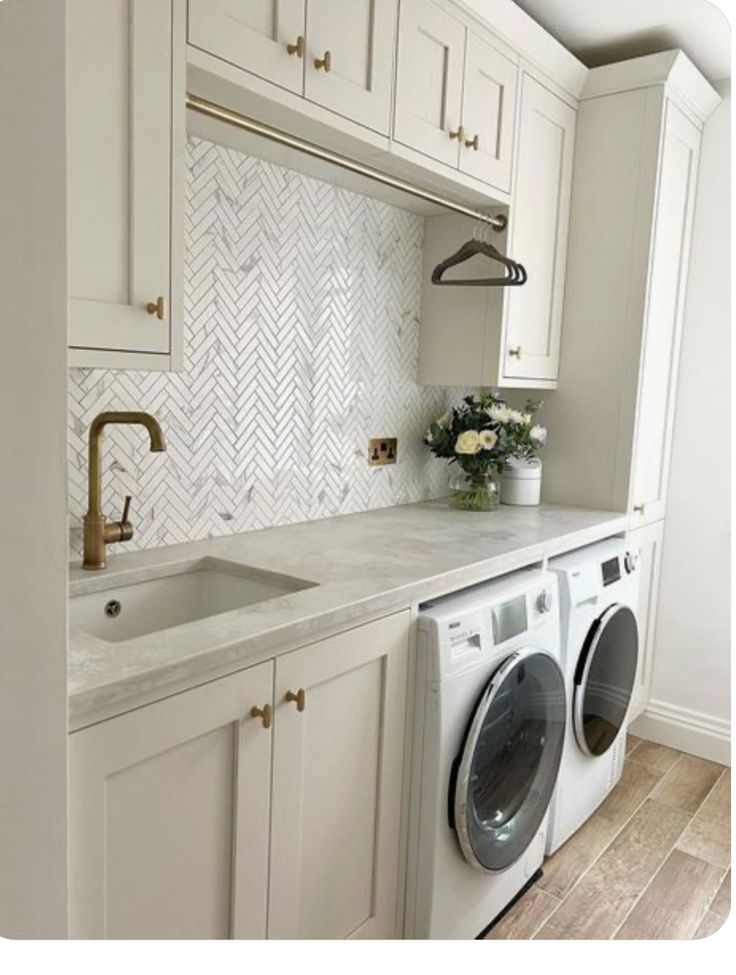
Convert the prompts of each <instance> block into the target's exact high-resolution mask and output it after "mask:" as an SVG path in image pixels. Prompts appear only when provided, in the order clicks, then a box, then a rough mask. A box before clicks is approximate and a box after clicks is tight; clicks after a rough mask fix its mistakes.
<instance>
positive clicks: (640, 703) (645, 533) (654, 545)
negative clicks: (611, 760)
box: [628, 521, 664, 721]
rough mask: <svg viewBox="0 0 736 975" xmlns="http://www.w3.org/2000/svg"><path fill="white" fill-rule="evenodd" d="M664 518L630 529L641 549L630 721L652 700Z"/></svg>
mask: <svg viewBox="0 0 736 975" xmlns="http://www.w3.org/2000/svg"><path fill="white" fill-rule="evenodd" d="M663 538H664V522H663V521H655V522H653V523H652V524H650V525H644V526H642V527H641V528H637V529H636V530H635V531H631V532H629V535H628V540H629V542H630V543H631V544H632V545H636V546H637V548H638V549H639V606H638V609H637V613H636V616H637V621H638V623H639V661H638V663H637V667H636V678H635V680H634V689H633V692H632V697H631V706H630V708H629V715H628V719H629V721H633V720H634V719H635V718H638V717H639V715H640V714H641V713H642V712H643V711H644V710H645V708H646V706H647V704H648V703H649V697H650V692H651V687H652V669H653V667H654V642H655V636H656V628H657V601H658V596H659V579H660V573H661V566H662V542H663Z"/></svg>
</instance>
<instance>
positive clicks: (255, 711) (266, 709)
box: [250, 704, 272, 728]
mask: <svg viewBox="0 0 736 975" xmlns="http://www.w3.org/2000/svg"><path fill="white" fill-rule="evenodd" d="M271 715H272V708H271V705H270V704H264V705H263V707H262V708H257V707H256V706H255V704H254V705H253V707H252V708H251V709H250V716H251V718H260V719H261V721H262V722H263V727H264V728H270V727H271Z"/></svg>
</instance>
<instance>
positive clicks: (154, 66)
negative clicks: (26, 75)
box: [67, 0, 184, 353]
mask: <svg viewBox="0 0 736 975" xmlns="http://www.w3.org/2000/svg"><path fill="white" fill-rule="evenodd" d="M173 15H174V10H173V0H112V2H110V3H105V4H101V3H99V2H98V0H69V3H68V20H67V48H68V65H67V91H68V97H67V105H68V129H69V145H68V186H69V297H70V302H69V345H70V346H71V347H73V348H89V349H121V350H127V351H134V352H153V353H169V351H170V348H171V345H170V308H171V298H172V295H171V216H172V152H173V151H176V152H179V151H183V147H182V146H180V145H178V144H176V145H174V146H173V147H172V132H175V131H176V130H177V127H176V126H175V124H174V117H173V112H180V113H181V116H182V118H183V113H184V106H183V92H179V93H176V97H177V98H178V99H179V100H180V101H179V103H177V105H176V106H174V105H173V102H172V98H173V96H174V93H173V91H172V78H173V71H174V47H175V45H174V44H173V43H172V30H173V23H174V19H173ZM175 40H176V39H175ZM180 40H181V46H183V36H182V38H180ZM177 56H181V57H182V58H183V56H184V53H183V50H182V51H181V52H179V53H177ZM159 297H162V298H163V299H164V302H165V315H164V318H163V320H161V319H159V318H158V317H156V316H155V315H153V316H152V315H149V314H148V313H147V312H146V305H147V304H148V303H149V302H156V301H157V299H158V298H159Z"/></svg>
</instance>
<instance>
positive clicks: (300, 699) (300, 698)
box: [284, 687, 307, 711]
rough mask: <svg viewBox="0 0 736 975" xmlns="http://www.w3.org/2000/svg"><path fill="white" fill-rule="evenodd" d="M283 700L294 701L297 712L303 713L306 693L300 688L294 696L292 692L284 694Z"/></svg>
mask: <svg viewBox="0 0 736 975" xmlns="http://www.w3.org/2000/svg"><path fill="white" fill-rule="evenodd" d="M284 700H285V701H295V702H296V709H297V711H303V710H304V707H305V705H306V703H307V692H306V691H305V690H304V688H303V687H300V688H299V690H298V691H297V692H296V694H295V693H294V691H287V692H286V694H285V695H284Z"/></svg>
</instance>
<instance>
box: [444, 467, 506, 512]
mask: <svg viewBox="0 0 736 975" xmlns="http://www.w3.org/2000/svg"><path fill="white" fill-rule="evenodd" d="M500 493H501V488H500V483H499V480H498V478H497V477H496V475H495V474H494V473H492V472H491V471H481V472H474V473H472V474H470V473H468V472H466V471H464V470H461V469H458V470H454V471H453V472H452V473H451V475H450V495H449V502H448V504H449V506H450V507H451V508H461V509H462V510H463V511H495V509H496V508H497V507H498V501H499V496H500Z"/></svg>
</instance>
